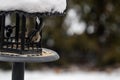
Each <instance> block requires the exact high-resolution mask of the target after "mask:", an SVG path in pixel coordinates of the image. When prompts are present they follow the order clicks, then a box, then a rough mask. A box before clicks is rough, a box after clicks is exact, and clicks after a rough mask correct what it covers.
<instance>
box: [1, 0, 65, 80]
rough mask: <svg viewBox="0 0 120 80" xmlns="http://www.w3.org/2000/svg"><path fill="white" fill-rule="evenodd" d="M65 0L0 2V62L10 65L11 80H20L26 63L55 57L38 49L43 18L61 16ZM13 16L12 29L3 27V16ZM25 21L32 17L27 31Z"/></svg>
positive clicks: (47, 50) (13, 0)
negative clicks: (31, 26)
mask: <svg viewBox="0 0 120 80" xmlns="http://www.w3.org/2000/svg"><path fill="white" fill-rule="evenodd" d="M65 10H66V0H59V1H58V0H31V1H30V0H2V1H1V0H0V61H4V62H12V63H13V66H12V80H24V66H25V63H26V62H50V61H55V60H58V59H59V55H58V54H57V53H56V52H55V51H53V50H50V49H46V48H42V28H43V26H44V25H43V24H44V17H49V16H58V15H63V14H64V13H65ZM12 14H14V16H15V25H6V23H5V21H6V16H7V15H12ZM26 17H33V18H34V23H35V25H33V28H32V29H31V30H30V31H28V27H26Z"/></svg>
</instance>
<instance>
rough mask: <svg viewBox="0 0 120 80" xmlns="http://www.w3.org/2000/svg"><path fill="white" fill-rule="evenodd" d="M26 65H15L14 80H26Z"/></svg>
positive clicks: (13, 69)
mask: <svg viewBox="0 0 120 80" xmlns="http://www.w3.org/2000/svg"><path fill="white" fill-rule="evenodd" d="M24 69H25V63H13V65H12V80H24Z"/></svg>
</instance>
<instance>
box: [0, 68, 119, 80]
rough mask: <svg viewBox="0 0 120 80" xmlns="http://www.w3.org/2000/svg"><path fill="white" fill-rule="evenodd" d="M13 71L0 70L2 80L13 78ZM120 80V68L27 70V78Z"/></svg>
mask: <svg viewBox="0 0 120 80" xmlns="http://www.w3.org/2000/svg"><path fill="white" fill-rule="evenodd" d="M11 73H12V72H11V71H2V70H0V80H11ZM40 79H41V80H120V69H118V70H115V71H112V72H111V73H108V72H98V71H92V72H89V71H80V70H79V71H73V72H60V73H56V72H54V71H53V70H48V71H26V72H25V80H40Z"/></svg>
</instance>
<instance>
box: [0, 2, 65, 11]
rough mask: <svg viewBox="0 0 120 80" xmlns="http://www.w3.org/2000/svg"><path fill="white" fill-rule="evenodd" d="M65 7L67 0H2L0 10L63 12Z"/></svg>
mask: <svg viewBox="0 0 120 80" xmlns="http://www.w3.org/2000/svg"><path fill="white" fill-rule="evenodd" d="M65 9H66V0H0V11H14V10H20V11H24V12H28V13H35V12H39V13H43V12H52V13H54V12H59V13H63V12H64V10H65Z"/></svg>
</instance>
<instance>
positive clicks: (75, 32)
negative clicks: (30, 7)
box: [0, 0, 120, 80]
mask: <svg viewBox="0 0 120 80" xmlns="http://www.w3.org/2000/svg"><path fill="white" fill-rule="evenodd" d="M119 9H120V0H68V8H67V12H66V15H65V16H59V17H58V16H56V17H49V18H47V17H46V19H45V27H44V29H43V43H42V46H43V47H45V48H49V49H52V50H55V51H56V52H58V53H59V55H60V59H59V60H58V61H55V62H49V63H27V64H26V69H27V70H38V69H39V70H40V69H44V68H49V69H51V68H52V69H54V70H55V71H56V72H59V70H61V69H65V70H67V71H69V70H74V69H76V68H77V69H84V70H92V71H93V70H99V71H112V70H113V69H116V68H119V67H120V27H119V26H120V10H119ZM30 25H31V24H30ZM0 68H1V69H4V70H9V69H11V63H3V62H0ZM56 80H57V79H56ZM102 80H103V79H102ZM115 80H117V79H115Z"/></svg>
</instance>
